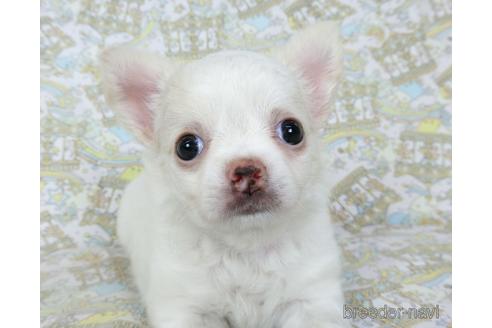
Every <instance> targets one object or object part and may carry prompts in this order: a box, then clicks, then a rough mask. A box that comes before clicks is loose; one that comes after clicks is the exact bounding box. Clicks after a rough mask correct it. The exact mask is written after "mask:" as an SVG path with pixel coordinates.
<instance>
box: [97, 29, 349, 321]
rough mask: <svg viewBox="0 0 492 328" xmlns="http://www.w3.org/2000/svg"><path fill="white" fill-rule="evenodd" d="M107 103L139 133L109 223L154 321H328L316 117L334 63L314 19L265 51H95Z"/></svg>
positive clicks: (334, 52) (331, 268) (334, 285)
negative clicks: (167, 54) (114, 218)
mask: <svg viewBox="0 0 492 328" xmlns="http://www.w3.org/2000/svg"><path fill="white" fill-rule="evenodd" d="M102 62H103V77H104V81H103V82H104V89H105V94H106V97H107V102H108V103H109V105H110V106H111V107H112V108H113V109H114V110H115V111H116V112H117V113H119V114H120V116H121V118H123V120H124V121H125V122H126V123H127V125H128V127H130V128H131V129H132V131H133V132H134V133H135V134H136V135H137V136H138V138H139V140H140V141H141V142H142V143H143V144H144V145H145V153H144V155H143V163H144V171H143V173H142V174H141V175H140V176H139V177H138V178H137V179H136V180H134V181H133V182H131V183H130V184H129V185H128V187H127V188H126V190H125V193H124V195H123V198H122V200H121V207H120V211H119V215H118V223H117V232H118V236H119V239H120V241H121V244H122V245H123V246H124V248H125V249H126V251H127V253H128V255H129V257H130V261H131V267H132V273H133V275H134V277H135V279H136V283H137V286H138V288H139V290H140V293H141V295H142V297H143V299H144V302H145V304H146V309H147V313H148V316H149V319H150V322H151V324H152V325H153V326H154V327H162V328H164V327H165V328H174V327H176V328H178V327H179V328H181V327H200V328H202V327H214V328H217V327H235V328H259V327H264V328H272V327H279V328H290V327H296V328H301V327H303V328H304V327H310V328H313V327H340V326H344V325H345V324H346V323H344V321H343V318H342V308H343V294H342V289H341V278H340V264H339V253H338V250H337V245H336V242H335V239H334V235H333V231H332V226H331V223H330V219H329V217H328V215H329V214H328V209H327V198H328V190H327V187H326V186H327V182H326V179H325V178H324V173H323V170H324V167H323V159H322V157H323V156H322V154H323V149H322V142H321V138H320V129H321V128H322V124H323V122H324V121H325V120H326V117H327V114H328V112H329V108H330V104H331V103H332V100H333V95H334V90H335V87H336V85H337V83H338V80H339V79H340V75H341V66H342V64H341V44H340V42H339V39H338V32H337V28H336V27H335V26H334V25H332V24H330V23H320V24H317V25H314V26H311V27H309V28H307V29H305V30H304V31H301V32H299V33H298V34H297V35H295V36H294V37H293V38H291V40H290V41H289V42H288V43H287V44H286V45H285V46H282V47H281V48H278V49H275V50H274V51H272V53H271V54H269V55H264V54H258V53H254V52H249V51H222V52H218V53H215V54H211V55H208V56H206V57H204V58H202V59H199V60H196V61H192V62H186V63H185V62H178V61H175V60H172V59H169V58H164V57H159V56H153V55H150V54H146V53H143V52H140V51H137V50H135V49H132V48H130V47H120V48H115V49H111V50H108V51H106V52H104V54H103V56H102Z"/></svg>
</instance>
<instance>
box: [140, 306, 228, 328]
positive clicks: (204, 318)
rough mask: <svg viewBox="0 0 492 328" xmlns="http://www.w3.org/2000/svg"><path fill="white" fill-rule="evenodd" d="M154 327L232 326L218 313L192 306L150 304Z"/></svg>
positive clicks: (150, 317) (219, 327) (149, 310)
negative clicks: (207, 311) (203, 310)
mask: <svg viewBox="0 0 492 328" xmlns="http://www.w3.org/2000/svg"><path fill="white" fill-rule="evenodd" d="M148 316H149V320H150V323H151V325H152V327H154V328H230V327H229V325H228V323H227V321H226V320H225V319H224V318H223V317H221V316H220V315H219V314H218V313H205V312H201V311H200V310H197V309H196V308H195V307H192V306H172V307H170V306H167V307H166V306H165V305H157V304H156V305H153V306H148Z"/></svg>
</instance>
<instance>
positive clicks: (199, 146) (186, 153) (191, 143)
mask: <svg viewBox="0 0 492 328" xmlns="http://www.w3.org/2000/svg"><path fill="white" fill-rule="evenodd" d="M202 150H203V140H202V139H200V137H198V136H196V135H193V134H187V135H184V136H182V137H181V138H179V140H178V142H177V143H176V154H177V155H178V157H179V158H181V159H182V160H183V161H191V160H192V159H194V158H195V157H197V156H198V154H200V153H201V152H202Z"/></svg>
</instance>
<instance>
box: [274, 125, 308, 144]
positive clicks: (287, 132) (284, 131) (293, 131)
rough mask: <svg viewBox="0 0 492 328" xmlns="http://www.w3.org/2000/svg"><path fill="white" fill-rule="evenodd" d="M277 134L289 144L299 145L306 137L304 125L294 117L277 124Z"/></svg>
mask: <svg viewBox="0 0 492 328" xmlns="http://www.w3.org/2000/svg"><path fill="white" fill-rule="evenodd" d="M277 135H278V136H279V137H280V138H281V139H282V140H283V141H285V142H286V143H288V144H289V145H297V144H298V143H300V142H301V141H302V138H303V137H304V131H303V130H302V125H301V123H299V122H298V121H296V120H294V119H287V120H284V121H282V122H280V124H279V125H278V126H277Z"/></svg>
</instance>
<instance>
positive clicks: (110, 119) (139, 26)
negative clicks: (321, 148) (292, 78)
mask: <svg viewBox="0 0 492 328" xmlns="http://www.w3.org/2000/svg"><path fill="white" fill-rule="evenodd" d="M323 20H336V21H339V22H340V24H341V33H342V38H343V41H344V53H345V57H344V66H345V80H344V83H343V84H342V85H341V87H340V88H339V90H338V100H337V102H336V104H335V106H334V108H333V111H332V115H331V116H330V118H329V120H328V122H327V128H326V131H325V137H324V140H325V151H326V152H328V153H329V155H330V162H329V163H326V170H327V171H328V172H330V174H331V175H332V181H333V188H332V192H331V194H330V195H326V197H329V199H330V200H331V207H330V213H331V217H332V220H333V221H334V223H335V224H336V232H337V239H338V241H339V243H340V245H341V249H342V252H343V255H344V262H345V263H344V276H345V285H344V286H345V295H346V306H347V308H346V309H345V312H344V313H345V314H346V315H347V316H351V317H354V314H355V309H359V310H360V309H362V308H367V309H369V308H371V307H375V308H376V309H379V310H381V309H384V308H385V306H386V307H396V308H398V307H405V308H406V309H412V308H414V309H419V310H422V309H434V310H435V309H437V310H438V311H435V312H432V316H430V313H428V314H429V316H428V317H426V316H424V315H421V316H417V315H415V316H412V317H410V316H409V315H401V316H399V317H395V318H388V316H386V317H377V318H371V317H364V315H363V314H364V313H363V312H359V313H358V316H357V318H356V319H353V318H352V319H347V320H351V322H352V324H353V325H354V326H356V327H382V326H384V327H436V326H438V327H451V1H450V0H416V1H415V0H313V1H307V0H286V1H281V0H173V1H153V0H149V1H147V0H127V1H117V0H66V1H59V0H42V1H41V127H42V135H41V159H42V162H41V200H42V203H41V240H42V243H41V326H42V327H148V324H147V322H146V316H145V311H144V308H143V306H142V304H141V302H140V300H139V296H138V294H137V292H136V289H135V286H134V285H133V283H132V279H131V277H129V274H128V260H127V258H126V257H125V255H124V253H123V252H122V250H121V248H120V247H119V246H118V244H117V242H116V241H115V219H116V216H115V213H116V210H117V208H118V204H119V200H120V197H121V194H122V190H123V188H124V187H125V185H126V184H127V183H128V182H129V181H131V180H132V179H133V178H135V176H137V175H138V174H139V172H140V170H141V164H140V162H139V153H140V151H141V146H140V145H138V143H137V142H136V140H135V139H134V138H133V137H132V136H131V135H130V134H129V132H128V131H126V130H125V129H124V128H123V127H122V126H121V125H120V124H118V122H116V120H115V118H114V114H113V113H112V111H111V110H110V109H109V108H108V107H107V105H106V104H105V102H104V99H103V96H102V93H101V89H100V85H99V80H100V72H99V71H98V69H97V56H98V54H99V53H100V52H101V50H102V49H104V48H106V47H108V46H111V45H114V44H119V43H123V42H132V43H135V44H138V45H140V46H142V47H146V48H149V49H152V50H154V51H155V52H161V53H166V54H167V55H168V56H173V57H180V58H183V59H192V58H198V57H201V56H204V55H206V54H208V53H211V52H214V51H217V50H219V49H226V48H244V49H253V50H258V51H267V50H268V49H269V48H270V47H272V46H274V45H278V44H282V43H283V42H285V40H287V39H288V37H289V36H290V35H291V34H292V33H293V32H294V31H295V30H298V29H301V28H302V27H303V26H306V25H309V24H311V23H313V22H316V21H323ZM409 312H410V313H414V314H415V313H417V312H418V311H414V312H411V311H410V310H409V311H407V313H409ZM422 313H423V312H422ZM361 314H362V316H361Z"/></svg>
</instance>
